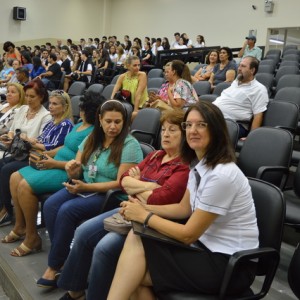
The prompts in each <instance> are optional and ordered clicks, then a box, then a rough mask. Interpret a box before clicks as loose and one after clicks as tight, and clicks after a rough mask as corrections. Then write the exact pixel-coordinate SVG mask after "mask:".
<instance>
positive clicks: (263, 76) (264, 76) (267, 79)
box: [255, 73, 274, 96]
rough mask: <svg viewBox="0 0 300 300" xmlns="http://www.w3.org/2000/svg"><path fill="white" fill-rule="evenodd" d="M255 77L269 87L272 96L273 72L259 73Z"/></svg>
mask: <svg viewBox="0 0 300 300" xmlns="http://www.w3.org/2000/svg"><path fill="white" fill-rule="evenodd" d="M255 79H256V80H257V81H259V82H260V83H261V84H263V85H264V86H265V87H266V88H267V91H268V94H269V96H270V94H271V89H272V86H273V81H274V76H273V74H270V73H257V74H256V75H255Z"/></svg>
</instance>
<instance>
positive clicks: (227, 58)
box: [209, 47, 237, 90]
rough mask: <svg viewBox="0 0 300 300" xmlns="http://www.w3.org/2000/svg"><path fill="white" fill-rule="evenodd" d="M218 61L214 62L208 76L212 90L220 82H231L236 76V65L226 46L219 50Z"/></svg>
mask: <svg viewBox="0 0 300 300" xmlns="http://www.w3.org/2000/svg"><path fill="white" fill-rule="evenodd" d="M219 59H220V63H218V64H216V65H215V67H214V69H213V71H212V73H211V75H210V78H209V82H210V84H211V87H212V90H213V89H214V88H215V86H216V85H217V84H218V83H220V82H224V81H225V82H232V81H233V80H234V78H235V76H236V70H237V65H236V63H235V61H233V55H232V51H231V49H230V48H228V47H222V48H221V49H220V50H219Z"/></svg>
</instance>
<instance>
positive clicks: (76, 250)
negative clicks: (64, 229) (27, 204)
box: [58, 208, 126, 300]
mask: <svg viewBox="0 0 300 300" xmlns="http://www.w3.org/2000/svg"><path fill="white" fill-rule="evenodd" d="M118 210H119V208H116V209H114V210H111V211H108V212H106V213H104V214H101V215H99V216H97V217H95V218H93V219H90V220H88V221H86V222H85V223H83V224H82V225H80V226H79V227H78V228H77V230H76V232H75V237H74V243H73V247H72V250H71V252H70V254H69V256H68V259H67V261H66V263H65V265H64V268H63V272H62V274H61V275H60V277H59V280H58V286H59V287H60V288H63V289H65V290H71V291H81V290H85V289H86V288H87V287H88V291H87V299H90V300H94V299H100V300H101V299H103V300H104V299H107V294H108V292H109V288H110V285H111V282H112V279H113V276H114V273H115V269H116V266H117V263H118V259H119V255H120V253H121V251H122V248H123V244H124V242H125V238H126V236H125V235H120V234H117V233H115V232H109V233H108V232H107V231H106V230H105V229H104V226H103V220H104V219H105V218H107V217H109V216H111V215H113V214H114V213H116V212H118Z"/></svg>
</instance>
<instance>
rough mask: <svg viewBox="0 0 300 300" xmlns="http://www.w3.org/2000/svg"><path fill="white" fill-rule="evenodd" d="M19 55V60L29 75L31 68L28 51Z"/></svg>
mask: <svg viewBox="0 0 300 300" xmlns="http://www.w3.org/2000/svg"><path fill="white" fill-rule="evenodd" d="M21 53H22V56H21V59H22V64H23V68H27V69H28V71H29V75H30V73H31V70H32V68H33V64H32V59H31V54H30V52H29V51H23V52H21Z"/></svg>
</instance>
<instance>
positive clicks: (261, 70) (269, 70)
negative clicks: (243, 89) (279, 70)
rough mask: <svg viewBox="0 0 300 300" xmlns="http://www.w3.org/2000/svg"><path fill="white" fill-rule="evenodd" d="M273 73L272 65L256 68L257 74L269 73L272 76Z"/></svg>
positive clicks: (273, 67)
mask: <svg viewBox="0 0 300 300" xmlns="http://www.w3.org/2000/svg"><path fill="white" fill-rule="evenodd" d="M274 72H275V66H273V65H262V64H260V65H259V66H258V70H257V74H259V73H269V74H273V73H274Z"/></svg>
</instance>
